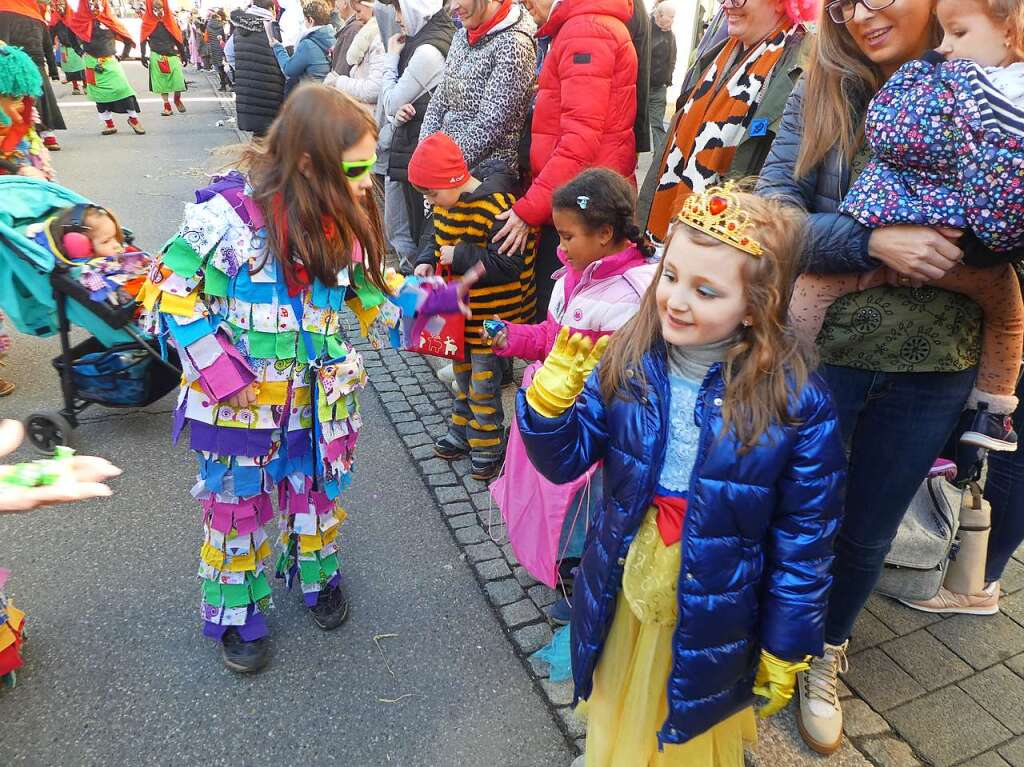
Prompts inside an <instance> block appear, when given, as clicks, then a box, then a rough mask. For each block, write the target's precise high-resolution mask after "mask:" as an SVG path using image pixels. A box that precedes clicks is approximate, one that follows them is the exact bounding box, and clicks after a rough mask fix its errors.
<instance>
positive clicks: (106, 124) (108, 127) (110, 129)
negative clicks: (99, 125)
mask: <svg viewBox="0 0 1024 767" xmlns="http://www.w3.org/2000/svg"><path fill="white" fill-rule="evenodd" d="M102 133H103V135H104V136H110V135H112V134H114V133H117V126H116V125H114V121H113V120H104V121H103V131H102Z"/></svg>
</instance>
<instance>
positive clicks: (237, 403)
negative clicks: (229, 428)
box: [224, 383, 260, 410]
mask: <svg viewBox="0 0 1024 767" xmlns="http://www.w3.org/2000/svg"><path fill="white" fill-rule="evenodd" d="M259 393H260V387H259V386H257V385H256V384H254V383H251V384H249V385H248V386H246V387H245V388H244V389H242V390H241V391H240V392H238V394H235V395H234V396H232V397H229V398H228V399H226V400H224V404H225V405H227V406H228V407H230V408H234V409H235V410H241V409H242V408H246V407H250V406H251V405H255V404H256V397H258V396H259Z"/></svg>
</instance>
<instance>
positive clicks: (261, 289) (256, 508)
mask: <svg viewBox="0 0 1024 767" xmlns="http://www.w3.org/2000/svg"><path fill="white" fill-rule="evenodd" d="M376 146H377V126H376V124H375V123H374V120H373V118H372V117H371V116H370V114H369V113H368V112H367V111H366V110H365V109H364V108H363V107H361V106H360V105H359V104H357V103H356V102H355V101H353V100H352V99H350V98H349V97H347V96H345V95H343V94H341V93H339V92H338V91H336V90H333V89H331V88H327V87H325V86H323V85H319V84H303V85H300V86H299V87H298V88H296V89H295V91H294V92H293V93H292V94H291V95H290V96H289V97H288V100H287V101H286V102H285V104H284V106H283V107H282V109H281V113H280V115H279V116H278V117H277V119H276V120H275V121H274V123H273V124H272V125H271V127H270V130H269V132H268V134H267V136H266V138H264V139H260V140H256V141H254V142H251V143H249V144H246V145H245V146H244V147H243V148H242V153H241V157H240V160H239V162H238V165H237V169H236V170H233V171H232V172H230V173H228V174H227V175H226V176H221V177H218V178H216V179H214V182H213V184H211V185H210V186H208V187H206V188H204V189H200V190H199V191H197V192H196V203H195V204H192V205H188V206H186V209H185V221H184V223H183V225H182V227H181V229H180V230H179V232H178V235H177V237H175V238H173V239H172V240H171V241H170V242H169V243H168V245H167V246H166V247H165V248H164V251H163V253H162V254H161V255H160V257H159V260H158V263H157V265H156V266H155V267H154V269H153V271H152V272H151V273H150V279H149V281H148V282H147V283H146V285H145V286H144V288H143V292H142V294H141V295H142V300H143V303H144V305H145V307H146V309H147V311H148V315H147V316H148V317H149V320H150V325H151V329H152V330H153V331H154V332H159V333H161V334H166V335H169V337H170V340H171V341H172V343H173V344H174V346H175V347H176V349H177V351H178V354H179V356H180V358H181V362H182V366H183V370H184V385H183V387H182V391H181V395H180V398H179V405H178V409H177V411H176V414H175V417H174V426H173V435H174V437H175V438H177V437H178V435H179V434H180V432H181V431H182V430H183V428H184V427H185V426H186V425H187V426H188V428H189V443H190V447H191V448H192V450H193V451H195V454H196V458H197V461H198V482H197V484H196V486H195V487H194V488H193V495H194V496H195V497H196V498H197V500H198V501H199V503H200V505H201V506H202V510H203V528H204V532H205V539H204V543H203V546H202V550H201V553H200V564H199V575H200V577H201V578H202V582H203V588H202V593H203V596H202V602H201V607H200V615H201V617H202V621H203V633H204V634H205V635H206V636H208V637H210V638H212V639H214V640H215V641H218V642H219V643H220V644H221V648H222V655H223V659H224V663H225V665H227V667H228V668H230V669H231V670H232V671H236V672H239V673H245V672H254V671H258V670H259V669H261V668H262V667H263V666H264V665H266V663H267V660H268V658H269V654H268V639H267V634H268V629H267V625H266V621H265V613H266V611H267V610H268V609H269V607H270V604H271V600H270V594H271V591H270V584H269V582H268V579H267V573H266V572H265V569H264V568H265V566H266V563H267V560H268V559H269V557H270V556H271V546H272V543H271V541H270V539H269V538H268V536H267V534H266V532H264V525H265V524H266V523H267V522H269V521H270V520H271V518H272V516H273V507H272V500H271V499H272V497H274V496H276V498H277V503H278V508H279V511H280V514H281V530H282V532H281V535H280V537H279V538H278V543H279V546H280V551H279V552H278V556H277V558H276V567H275V570H276V574H277V576H278V577H279V578H283V579H284V580H285V582H286V584H287V586H288V587H289V588H291V587H292V586H294V585H298V586H299V590H300V591H301V593H302V595H303V598H304V602H305V605H306V606H307V607H308V608H309V610H310V613H311V617H312V619H313V622H315V623H316V625H317V626H319V627H320V628H321V629H323V630H325V631H329V630H332V629H334V628H337V627H338V626H339V625H341V623H342V622H343V621H344V620H345V618H346V617H347V615H348V602H347V599H346V597H345V595H344V591H343V589H342V584H341V573H340V569H339V565H338V544H337V541H336V538H337V534H338V527H339V525H340V524H341V522H342V521H343V520H344V519H345V511H344V510H343V509H342V508H341V505H340V503H339V501H340V497H341V495H342V494H343V492H344V490H345V489H346V488H347V486H348V485H349V483H350V482H351V476H352V475H351V472H352V466H353V451H354V448H355V443H356V438H357V436H358V434H359V430H360V428H361V425H362V424H361V418H360V414H359V402H358V400H357V398H356V395H357V392H358V390H359V389H361V388H362V387H363V386H365V384H366V373H365V371H364V370H363V365H362V360H361V358H360V356H359V355H358V354H357V353H356V352H355V351H354V350H353V348H352V347H351V346H349V344H348V343H347V342H346V341H345V340H344V337H343V334H342V320H341V314H342V312H344V311H346V308H347V309H350V310H351V311H352V312H353V313H354V314H355V315H356V317H357V318H358V320H359V322H360V325H361V326H362V328H363V330H364V332H368V331H369V332H375V331H376V329H380V330H384V331H387V330H389V329H392V328H395V327H396V326H397V325H398V323H399V322H400V320H401V318H402V317H401V311H400V310H399V309H398V304H399V303H400V304H401V305H402V306H403V307H405V308H406V309H407V310H410V311H411V309H410V307H416V308H417V309H418V311H419V313H420V314H424V315H431V314H438V313H455V312H459V311H463V312H464V313H465V312H468V309H466V308H465V306H464V304H463V302H462V296H463V295H464V294H465V292H466V290H468V288H469V287H470V286H471V285H472V284H473V282H474V281H475V279H476V278H477V277H478V276H479V274H477V273H475V272H470V273H468V274H467V275H466V277H465V278H464V279H463V281H462V282H461V283H460V284H459V286H452V287H450V288H439V289H435V290H432V291H431V292H429V293H427V292H425V291H419V292H418V291H417V288H416V284H417V283H412V282H410V283H408V284H404V283H403V281H402V279H401V277H397V276H395V275H394V274H393V273H389V274H388V275H385V273H384V268H383V261H384V244H383V236H382V234H381V231H380V219H379V215H378V211H377V208H376V204H375V202H374V199H373V195H372V194H368V192H369V191H370V190H371V188H372V185H373V182H372V178H371V171H372V169H373V165H374V162H375V161H376V155H375V149H376ZM396 292H398V293H400V294H401V295H400V296H398V297H396V296H395V295H394V294H395V293H396ZM390 299H394V300H395V301H396V302H397V303H392V301H391V300H390Z"/></svg>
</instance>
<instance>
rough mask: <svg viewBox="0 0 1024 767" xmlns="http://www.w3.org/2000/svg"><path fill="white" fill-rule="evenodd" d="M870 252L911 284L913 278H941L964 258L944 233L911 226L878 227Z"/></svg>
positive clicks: (873, 236)
mask: <svg viewBox="0 0 1024 767" xmlns="http://www.w3.org/2000/svg"><path fill="white" fill-rule="evenodd" d="M945 231H946V232H952V231H955V230H950V229H946V230H945ZM868 255H870V256H872V257H873V258H877V259H878V260H879V261H881V262H882V263H883V264H885V265H886V266H888V267H890V268H891V269H893V270H895V271H896V272H899V274H901V275H902V276H903V280H904V282H905V284H906V285H908V286H909V285H910V284H911V282H912V281H913V280H920V281H922V282H930V281H931V280H937V279H940V278H941V277H942V276H943V275H945V274H946V272H948V271H949V270H950V269H952V268H953V267H954V266H956V265H957V264H958V263H960V260H961V259H962V258H963V257H964V254H963V251H962V250H960V248H958V247H957V246H956V245H954V244H953V243H952V242H950V240H949V238H948V237H946V236H945V235H943V233H942V232H940V231H937V230H935V229H932V228H931V227H927V226H908V225H900V226H884V227H882V228H881V229H876V230H875V231H874V232H872V233H871V237H870V239H869V240H868Z"/></svg>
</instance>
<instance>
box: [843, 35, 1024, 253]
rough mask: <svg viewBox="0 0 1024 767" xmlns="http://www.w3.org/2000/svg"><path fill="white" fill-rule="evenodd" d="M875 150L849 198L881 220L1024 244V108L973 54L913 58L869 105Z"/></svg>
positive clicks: (862, 217)
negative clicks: (969, 58) (987, 73)
mask: <svg viewBox="0 0 1024 767" xmlns="http://www.w3.org/2000/svg"><path fill="white" fill-rule="evenodd" d="M864 133H865V137H866V138H867V140H868V142H869V143H870V145H871V148H872V150H873V151H874V155H875V156H874V159H873V160H872V162H871V163H869V164H868V166H867V167H866V168H865V169H864V172H863V173H861V175H860V176H859V177H858V178H857V181H856V182H855V183H854V184H853V187H852V188H851V189H850V192H849V194H848V195H847V196H846V198H845V199H844V200H843V204H842V206H840V209H839V210H840V212H842V213H846V214H848V215H850V216H853V217H854V218H855V219H857V220H858V221H860V222H861V223H862V224H864V225H865V226H869V227H871V228H872V229H875V228H878V227H881V226H892V225H895V224H917V225H921V226H949V227H953V228H954V229H970V230H971V231H972V232H973V233H974V234H975V235H976V236H977V237H978V238H980V239H981V240H982V241H983V242H984V243H985V244H986V245H987V246H989V247H990V248H991V249H992V250H994V251H998V252H1005V251H1010V250H1014V249H1015V248H1019V247H1020V246H1021V245H1024V110H1021V109H1020V108H1018V107H1015V106H1014V105H1013V104H1012V103H1011V102H1010V101H1009V100H1007V99H1006V98H1005V97H1004V96H1003V95H1002V94H1001V93H999V91H997V90H996V89H995V87H993V86H992V84H991V83H990V82H989V80H988V78H987V77H986V76H985V73H984V71H983V70H982V68H981V67H979V66H978V65H977V64H976V63H974V62H972V61H967V60H958V61H948V62H947V61H946V60H945V59H944V58H942V56H941V55H939V54H938V53H935V52H931V53H928V54H926V55H925V56H924V57H923V58H922V59H919V60H916V61H911V62H908V63H907V64H904V65H903V66H902V67H901V68H900V69H899V71H898V72H896V74H894V75H893V76H892V77H891V78H890V79H889V81H888V82H887V83H886V84H885V86H884V87H883V88H882V90H881V91H879V92H878V94H877V95H876V96H875V98H874V100H873V101H872V102H871V106H870V107H869V108H868V115H867V121H866V123H865V128H864Z"/></svg>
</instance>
